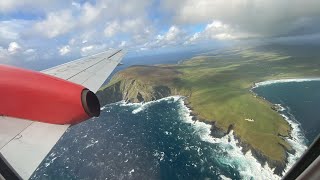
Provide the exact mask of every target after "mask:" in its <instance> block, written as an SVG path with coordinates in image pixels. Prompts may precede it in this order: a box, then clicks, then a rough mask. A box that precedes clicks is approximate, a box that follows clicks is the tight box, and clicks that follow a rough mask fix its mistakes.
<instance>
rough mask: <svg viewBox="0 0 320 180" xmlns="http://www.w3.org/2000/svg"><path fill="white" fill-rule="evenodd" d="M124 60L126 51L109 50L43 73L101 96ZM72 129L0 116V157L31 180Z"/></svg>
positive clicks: (21, 175)
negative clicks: (41, 164) (107, 80)
mask: <svg viewBox="0 0 320 180" xmlns="http://www.w3.org/2000/svg"><path fill="white" fill-rule="evenodd" d="M123 56H124V52H123V51H122V50H108V51H105V52H102V53H99V54H96V55H92V56H88V57H84V58H80V59H78V60H75V61H71V62H69V63H65V64H62V65H59V66H56V67H53V68H50V69H46V70H43V71H41V72H42V73H45V74H48V75H52V76H55V77H58V78H61V79H65V80H67V81H71V82H74V83H77V84H80V85H82V86H84V87H86V88H88V89H90V90H91V91H93V92H97V91H98V89H99V88H100V86H101V85H102V84H103V83H104V81H105V80H106V79H107V78H108V76H109V75H110V74H111V73H112V71H113V70H114V68H115V67H116V66H117V65H118V64H119V63H120V61H121V59H122V58H123ZM48 103H50V102H48ZM69 126H70V125H55V124H48V123H41V122H35V121H29V120H24V119H19V118H14V117H5V116H0V127H1V129H0V153H1V154H2V156H3V157H4V158H5V160H6V161H7V162H8V163H9V164H10V166H11V167H12V168H13V169H14V170H15V171H16V172H17V173H18V175H19V176H20V177H21V178H23V179H28V178H30V176H31V175H32V173H33V172H34V171H35V170H36V168H37V167H38V166H39V164H40V163H41V162H42V160H43V159H44V158H45V157H46V155H47V154H48V153H49V152H50V150H51V149H52V148H53V146H54V145H55V144H56V143H57V141H58V140H59V139H60V138H61V136H62V135H63V134H64V132H65V131H66V130H67V129H68V127H69ZM0 170H1V169H0ZM0 172H1V171H0ZM1 174H2V173H1ZM2 175H3V174H2ZM0 177H1V176H0ZM0 179H1V178H0Z"/></svg>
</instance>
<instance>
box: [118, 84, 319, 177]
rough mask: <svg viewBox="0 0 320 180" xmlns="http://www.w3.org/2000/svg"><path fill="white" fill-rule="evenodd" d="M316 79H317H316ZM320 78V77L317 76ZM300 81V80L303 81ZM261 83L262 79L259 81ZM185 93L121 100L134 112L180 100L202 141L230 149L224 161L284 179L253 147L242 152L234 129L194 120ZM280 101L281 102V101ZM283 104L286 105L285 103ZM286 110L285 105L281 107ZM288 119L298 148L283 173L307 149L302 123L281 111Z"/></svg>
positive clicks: (247, 172) (245, 172) (243, 171)
mask: <svg viewBox="0 0 320 180" xmlns="http://www.w3.org/2000/svg"><path fill="white" fill-rule="evenodd" d="M296 80H297V79H294V80H293V79H290V80H282V81H281V82H297V81H296ZM307 80H309V81H310V79H303V80H301V79H300V81H301V82H302V81H307ZM312 80H314V79H312ZM316 80H318V79H316ZM319 80H320V79H319ZM300 81H299V82H300ZM278 82H280V80H277V81H272V82H271V81H270V82H268V83H264V84H259V85H268V84H272V83H278ZM256 84H258V83H256ZM184 99H185V97H182V96H170V97H166V98H162V99H159V100H156V101H150V102H146V103H144V102H142V103H127V102H124V101H121V102H118V103H119V104H120V106H131V107H134V110H133V111H132V114H137V113H139V112H142V111H145V110H146V109H148V108H149V107H150V106H152V105H153V104H156V103H159V102H162V101H168V102H177V101H178V103H179V114H180V118H181V120H183V122H185V123H189V124H191V125H192V126H193V127H194V129H195V134H196V135H198V136H199V137H200V139H201V140H202V141H206V142H209V143H212V144H218V145H219V146H220V147H221V149H222V150H224V151H225V152H224V153H222V154H225V153H227V154H228V156H229V157H225V156H224V155H220V156H219V154H216V156H218V157H217V158H218V159H220V161H221V162H223V163H224V164H228V165H230V166H231V167H234V168H236V169H237V171H239V173H240V175H241V177H242V178H243V179H252V178H254V179H281V177H280V176H278V175H277V174H275V173H274V169H271V168H270V167H269V165H268V164H267V163H266V164H265V165H261V164H260V163H259V161H258V160H257V159H256V158H255V157H254V156H253V155H252V153H251V151H248V152H247V153H245V154H244V153H243V152H242V147H241V146H238V145H237V144H239V142H238V140H237V139H236V138H235V136H234V132H233V131H230V133H229V134H227V135H225V136H224V137H222V138H215V137H213V136H211V125H210V124H207V123H204V122H201V121H198V120H193V119H192V118H193V117H192V116H191V110H190V109H189V108H188V107H187V106H185V104H184ZM279 105H280V104H279ZM280 106H281V105H280ZM281 107H282V106H281ZM281 110H282V111H284V110H285V108H283V107H282V108H281ZM281 115H282V116H283V117H284V118H285V120H287V121H288V123H289V124H290V125H291V127H292V132H291V138H286V140H287V141H288V142H289V143H290V144H291V145H292V147H293V149H294V150H295V151H296V153H295V154H289V153H288V164H287V167H286V168H285V171H284V173H283V175H284V174H285V173H286V172H287V171H288V170H289V169H290V167H291V166H292V165H293V164H294V162H295V161H296V160H297V159H298V158H299V157H300V156H301V155H302V153H303V152H304V151H305V150H306V148H307V147H306V145H305V144H304V141H303V139H304V136H303V133H302V131H301V129H300V125H299V123H298V122H297V121H295V120H291V119H290V118H289V117H288V116H286V115H284V114H283V113H282V114H281ZM220 176H222V177H224V178H228V177H227V176H226V175H223V174H221V175H220Z"/></svg>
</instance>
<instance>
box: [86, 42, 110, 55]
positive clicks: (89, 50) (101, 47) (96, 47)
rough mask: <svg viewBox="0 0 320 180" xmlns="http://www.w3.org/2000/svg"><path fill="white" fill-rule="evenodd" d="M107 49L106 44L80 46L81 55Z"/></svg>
mask: <svg viewBox="0 0 320 180" xmlns="http://www.w3.org/2000/svg"><path fill="white" fill-rule="evenodd" d="M105 50H107V45H106V44H92V45H88V46H84V47H82V48H81V55H82V56H88V55H92V54H95V53H98V52H102V51H105Z"/></svg>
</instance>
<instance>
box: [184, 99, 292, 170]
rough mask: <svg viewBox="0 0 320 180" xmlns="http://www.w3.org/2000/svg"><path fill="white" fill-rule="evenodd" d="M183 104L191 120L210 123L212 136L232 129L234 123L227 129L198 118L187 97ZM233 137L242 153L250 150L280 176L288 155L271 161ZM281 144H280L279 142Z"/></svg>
mask: <svg viewBox="0 0 320 180" xmlns="http://www.w3.org/2000/svg"><path fill="white" fill-rule="evenodd" d="M184 105H185V106H186V107H187V108H188V109H190V110H191V113H190V115H191V116H192V120H193V121H197V120H198V121H200V122H204V123H206V124H210V125H211V129H210V131H211V133H210V135H211V136H212V137H215V138H222V137H224V136H226V135H227V134H229V133H230V131H231V130H233V129H234V127H235V125H234V124H230V125H229V127H228V129H227V131H225V130H223V129H221V128H219V127H217V125H216V121H214V120H213V121H208V120H206V119H202V118H200V117H199V116H198V115H197V114H196V113H194V112H193V108H192V107H191V105H190V103H189V102H188V100H187V99H184ZM234 137H235V139H236V140H237V141H238V144H237V145H238V146H240V147H242V153H243V154H246V153H247V152H248V151H251V153H252V155H253V157H255V158H256V159H257V161H258V162H259V163H260V164H261V165H262V166H264V165H265V164H266V163H268V165H269V167H270V168H272V169H274V173H275V174H277V175H279V176H282V173H283V172H284V170H285V168H286V165H287V163H288V155H287V153H286V161H285V162H284V163H283V162H279V161H273V160H270V159H269V158H268V157H266V156H265V155H263V154H262V153H261V152H259V151H258V150H256V149H254V148H253V147H252V146H251V145H250V144H248V143H246V142H243V141H242V140H241V138H239V137H238V136H237V135H235V134H234ZM280 145H281V144H280ZM283 148H284V149H286V152H289V153H294V150H293V149H292V150H289V149H287V148H286V147H284V146H283Z"/></svg>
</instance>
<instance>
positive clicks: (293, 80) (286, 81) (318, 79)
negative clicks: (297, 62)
mask: <svg viewBox="0 0 320 180" xmlns="http://www.w3.org/2000/svg"><path fill="white" fill-rule="evenodd" d="M308 81H320V78H319V77H316V78H297V79H276V80H268V81H262V82H257V83H254V86H253V87H252V88H257V87H259V86H266V85H270V84H275V83H288V82H308Z"/></svg>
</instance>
